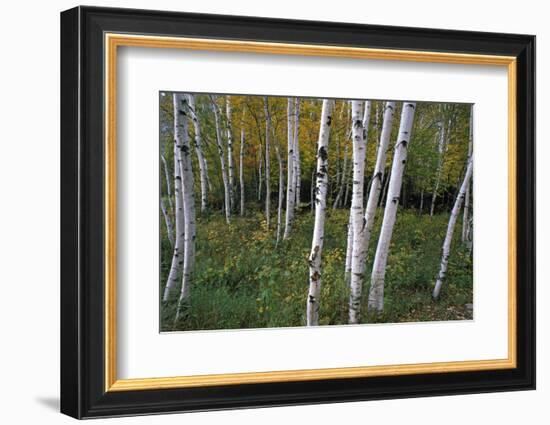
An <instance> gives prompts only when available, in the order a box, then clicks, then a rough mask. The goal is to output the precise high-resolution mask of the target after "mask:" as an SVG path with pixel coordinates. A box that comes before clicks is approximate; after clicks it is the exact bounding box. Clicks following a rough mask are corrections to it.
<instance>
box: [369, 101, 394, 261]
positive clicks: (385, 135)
mask: <svg viewBox="0 0 550 425" xmlns="http://www.w3.org/2000/svg"><path fill="white" fill-rule="evenodd" d="M394 114H395V102H386V104H385V106H384V118H383V123H382V132H381V133H380V142H379V143H378V149H377V153H376V164H375V166H374V171H373V174H372V178H371V181H370V190H369V198H368V201H367V207H366V208H365V219H364V223H365V224H364V228H365V230H364V239H363V244H364V247H363V250H364V255H366V252H367V250H368V247H369V242H370V237H371V234H372V229H373V227H374V219H375V218H376V208H377V206H378V201H379V199H380V192H381V191H382V180H383V179H384V170H385V168H386V155H387V153H388V147H389V144H390V137H391V130H392V126H393V117H394Z"/></svg>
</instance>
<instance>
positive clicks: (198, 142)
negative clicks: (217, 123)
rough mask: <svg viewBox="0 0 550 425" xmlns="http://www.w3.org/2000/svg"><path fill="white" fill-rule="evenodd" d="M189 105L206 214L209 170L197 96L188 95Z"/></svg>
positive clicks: (203, 208) (202, 209)
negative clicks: (203, 145)
mask: <svg viewBox="0 0 550 425" xmlns="http://www.w3.org/2000/svg"><path fill="white" fill-rule="evenodd" d="M187 100H188V104H189V111H190V113H191V119H192V120H193V127H194V129H195V152H196V154H197V161H198V164H199V173H200V174H199V175H200V184H201V212H203V213H204V212H205V211H206V208H207V203H208V168H207V165H206V159H205V157H204V152H203V150H202V135H201V126H200V123H199V117H198V115H197V110H196V104H195V96H194V95H192V94H188V95H187Z"/></svg>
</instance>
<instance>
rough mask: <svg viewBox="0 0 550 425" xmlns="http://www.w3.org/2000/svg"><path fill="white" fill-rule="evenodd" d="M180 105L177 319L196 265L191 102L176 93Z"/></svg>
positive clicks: (178, 133)
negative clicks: (180, 229)
mask: <svg viewBox="0 0 550 425" xmlns="http://www.w3.org/2000/svg"><path fill="white" fill-rule="evenodd" d="M176 97H177V98H178V100H179V102H178V104H179V105H180V109H179V111H178V113H179V114H180V115H181V120H180V121H181V125H180V126H179V127H178V132H177V133H176V138H178V139H180V140H181V142H180V143H179V144H180V153H179V155H178V161H179V164H180V168H181V173H182V188H183V216H184V229H185V240H184V255H183V279H182V283H181V291H180V297H179V301H178V309H177V312H176V319H175V320H176V321H177V320H178V317H179V312H180V309H181V306H182V304H183V303H184V302H185V301H186V300H187V299H188V298H189V293H190V288H191V284H192V280H193V269H194V266H195V215H196V213H195V194H194V186H195V182H194V177H193V165H192V161H191V144H190V142H189V131H188V126H187V124H188V116H189V104H188V103H187V98H186V97H185V96H183V95H178V94H177V95H176Z"/></svg>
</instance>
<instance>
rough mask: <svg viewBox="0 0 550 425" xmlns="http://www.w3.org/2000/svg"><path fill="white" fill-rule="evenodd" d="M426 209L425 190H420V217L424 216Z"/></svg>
mask: <svg viewBox="0 0 550 425" xmlns="http://www.w3.org/2000/svg"><path fill="white" fill-rule="evenodd" d="M423 209H424V189H421V190H420V206H419V207H418V215H422V210H423Z"/></svg>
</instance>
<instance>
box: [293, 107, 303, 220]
mask: <svg viewBox="0 0 550 425" xmlns="http://www.w3.org/2000/svg"><path fill="white" fill-rule="evenodd" d="M299 133H300V99H298V98H296V99H294V180H295V181H296V189H295V194H296V201H295V202H294V210H295V211H297V210H298V209H299V208H300V189H301V187H302V169H301V165H300V138H299Z"/></svg>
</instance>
